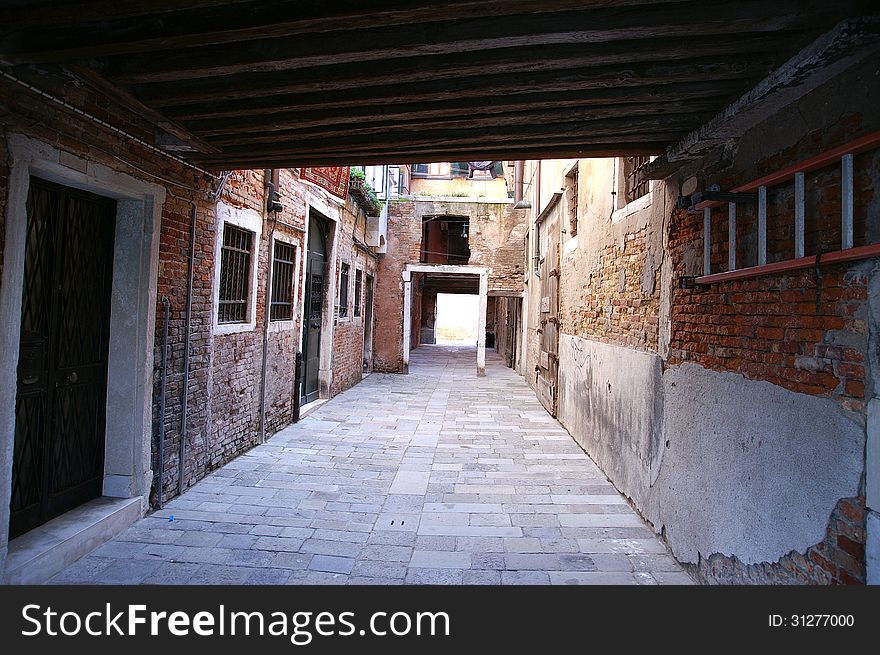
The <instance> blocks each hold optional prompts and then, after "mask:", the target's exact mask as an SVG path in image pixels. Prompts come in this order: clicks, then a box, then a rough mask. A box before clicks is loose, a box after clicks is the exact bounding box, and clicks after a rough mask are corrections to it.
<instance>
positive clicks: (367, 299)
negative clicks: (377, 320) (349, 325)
mask: <svg viewBox="0 0 880 655" xmlns="http://www.w3.org/2000/svg"><path fill="white" fill-rule="evenodd" d="M372 371H373V276H372V275H366V276H365V277H364V373H372Z"/></svg>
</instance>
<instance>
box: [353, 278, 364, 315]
mask: <svg viewBox="0 0 880 655" xmlns="http://www.w3.org/2000/svg"><path fill="white" fill-rule="evenodd" d="M363 276H364V273H363V271H361V269H357V270H356V271H355V272H354V315H355V316H360V315H361V288H362V287H363V285H364V282H363Z"/></svg>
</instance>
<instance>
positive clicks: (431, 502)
mask: <svg viewBox="0 0 880 655" xmlns="http://www.w3.org/2000/svg"><path fill="white" fill-rule="evenodd" d="M475 361H476V356H475V351H474V349H473V348H462V347H450V346H445V347H444V346H422V347H420V348H418V349H417V350H415V351H413V353H412V357H411V366H410V374H409V375H408V376H403V375H379V374H373V375H371V376H369V377H367V378H366V379H365V380H364V381H363V382H362V383H361V384H359V385H357V386H355V387H354V388H352V389H349V390H348V391H346V392H345V393H343V394H341V395H339V396H337V397H336V398H334V399H333V400H331V401H330V402H328V403H326V404H324V405H323V406H322V407H320V408H318V409H317V410H316V411H315V412H313V413H312V414H311V415H309V416H308V417H306V418H304V419H303V420H302V421H301V422H300V423H299V424H297V425H292V426H289V427H287V428H285V429H284V430H282V431H280V432H278V433H277V434H275V435H274V436H272V437H271V438H270V439H269V440H268V441H267V443H265V444H264V445H261V446H258V447H256V448H254V449H253V450H251V451H250V452H248V453H246V454H244V455H242V456H240V457H238V458H237V459H235V460H234V461H232V462H230V463H229V464H227V465H226V466H224V467H223V468H221V469H219V470H218V471H215V472H214V473H213V474H211V475H209V476H208V477H207V478H205V479H204V480H202V481H201V482H199V483H197V484H196V485H194V486H193V487H192V488H191V489H190V490H189V491H187V492H186V493H185V494H184V495H183V496H182V497H180V498H177V499H175V500H172V501H171V502H169V503H168V504H167V505H166V507H165V509H163V510H161V511H158V512H155V513H153V514H151V515H150V516H148V517H146V518H144V519H142V520H140V521H139V522H137V523H136V524H135V525H134V526H132V527H131V528H129V529H128V530H127V531H126V532H124V533H123V534H122V535H120V536H119V537H117V538H116V539H114V540H113V541H111V542H109V543H107V544H105V545H103V546H101V547H100V548H98V549H97V550H95V551H94V552H93V553H91V554H90V555H87V556H86V557H83V558H82V559H80V560H79V561H77V562H75V563H74V564H72V565H71V566H69V567H68V568H67V569H65V570H63V571H61V572H60V573H59V574H58V575H57V576H55V578H53V579H52V582H54V583H73V584H80V583H91V584H101V583H108V584H112V583H117V584H120V583H121V584H140V583H145V584H160V583H171V584H315V583H319V584H320V583H329V584H346V583H347V584H400V583H408V584H658V583H659V584H690V583H692V580H691V578H690V577H689V576H688V574H687V573H685V572H684V571H683V570H682V569H681V567H680V566H679V565H678V564H677V563H676V561H675V560H674V559H673V558H672V557H671V556H670V555H669V554H668V552H667V550H666V548H665V547H664V546H663V544H662V543H661V542H660V541H658V539H657V538H656V537H655V536H654V534H653V532H652V531H651V530H650V529H649V528H648V527H646V525H645V524H644V523H643V521H642V520H641V519H640V518H639V517H638V516H637V515H636V513H635V512H634V511H633V510H632V509H631V508H630V506H629V505H628V504H627V503H626V501H625V500H624V499H623V498H622V497H621V496H620V494H618V492H617V491H616V490H615V489H614V487H613V486H612V485H611V484H610V483H609V482H608V481H607V480H606V479H605V476H604V475H603V474H602V473H601V471H600V470H599V469H598V468H597V466H596V465H595V464H594V463H593V462H592V460H590V459H589V457H587V455H585V454H584V453H583V451H582V450H580V448H578V446H577V445H576V444H575V443H574V441H573V440H572V439H571V437H570V436H569V435H568V433H567V432H566V431H565V430H564V429H563V428H562V427H561V426H560V425H559V424H558V423H557V422H556V421H555V420H554V419H553V418H551V417H550V416H549V415H548V414H547V413H546V412H545V411H544V409H543V408H542V407H541V405H540V404H539V403H538V401H537V399H536V398H535V395H534V393H533V392H532V390H531V389H530V388H529V387H528V385H527V384H526V383H525V381H524V380H523V379H522V378H521V377H519V376H517V375H516V374H515V373H514V372H513V371H511V370H510V369H508V368H506V367H505V366H504V365H503V363H502V361H501V360H500V358H499V357H498V356H497V355H496V354H495V353H492V352H487V371H486V377H484V378H477V377H476V375H475V368H476V367H475ZM172 517H173V520H172Z"/></svg>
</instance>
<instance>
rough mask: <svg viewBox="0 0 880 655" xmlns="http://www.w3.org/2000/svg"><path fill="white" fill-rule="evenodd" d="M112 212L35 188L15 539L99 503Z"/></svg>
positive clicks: (106, 204)
mask: <svg viewBox="0 0 880 655" xmlns="http://www.w3.org/2000/svg"><path fill="white" fill-rule="evenodd" d="M115 205H116V203H115V202H114V201H112V200H109V199H106V198H101V197H99V196H94V195H92V194H88V193H84V192H81V191H75V190H73V189H67V188H65V187H61V186H57V185H54V184H50V183H48V182H43V181H42V180H37V179H32V180H31V184H30V191H29V193H28V204H27V216H28V224H27V237H26V245H25V264H24V289H23V294H22V312H21V341H20V349H19V362H18V379H17V394H16V422H15V445H14V452H13V468H12V500H11V507H10V509H11V513H12V515H11V519H10V530H9V531H10V536H11V537H15V536H18V535H19V534H22V533H23V532H26V531H27V530H30V529H31V528H34V527H36V526H38V525H40V524H42V523H45V522H46V521H48V520H49V519H51V518H53V517H55V516H58V515H59V514H62V513H64V512H66V511H68V510H69V509H72V508H73V507H76V506H77V505H79V504H81V503H83V502H85V501H86V500H89V499H91V498H94V497H97V496H100V495H101V486H102V481H103V477H104V419H105V411H106V406H105V403H106V392H107V389H106V382H107V350H108V341H109V325H110V290H111V276H112V271H113V238H114V223H115V215H116V209H115Z"/></svg>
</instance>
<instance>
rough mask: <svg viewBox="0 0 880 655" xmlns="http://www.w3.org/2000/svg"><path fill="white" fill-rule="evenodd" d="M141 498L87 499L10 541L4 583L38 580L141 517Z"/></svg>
mask: <svg viewBox="0 0 880 655" xmlns="http://www.w3.org/2000/svg"><path fill="white" fill-rule="evenodd" d="M141 501H142V498H141V497H140V496H137V497H135V498H108V497H101V498H95V499H94V500H90V501H89V502H87V503H85V504H84V505H80V506H79V507H77V508H75V509H72V510H70V511H69V512H66V513H65V514H62V515H61V516H59V517H57V518H54V519H52V520H51V521H49V522H48V523H45V524H43V525H41V526H40V527H38V528H34V529H33V530H31V531H29V532H26V533H25V534H23V535H21V536H20V537H17V538H15V539H13V540H12V541H10V542H9V553H8V555H7V556H6V565H5V567H4V570H3V575H2V582H3V583H4V584H41V583H43V582H46V580H48V579H49V578H51V577H52V576H53V575H55V574H56V573H58V572H59V571H61V570H62V569H64V568H65V567H67V566H69V565H71V564H73V563H74V562H75V561H76V560H78V559H79V558H80V557H82V556H83V555H87V554H88V553H90V552H92V551H93V550H95V549H96V548H97V547H98V546H100V545H101V544H103V543H105V542H107V541H109V540H110V539H112V538H113V537H115V536H116V535H118V534H119V533H120V532H122V531H123V530H125V529H126V528H127V527H128V526H130V525H131V524H132V523H134V522H135V521H137V520H138V519H139V518H141Z"/></svg>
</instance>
